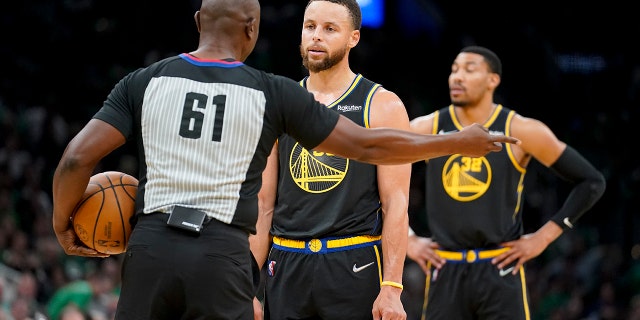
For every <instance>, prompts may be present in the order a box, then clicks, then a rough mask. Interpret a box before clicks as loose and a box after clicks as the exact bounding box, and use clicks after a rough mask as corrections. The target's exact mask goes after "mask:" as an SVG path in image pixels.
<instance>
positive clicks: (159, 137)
mask: <svg viewBox="0 0 640 320" xmlns="http://www.w3.org/2000/svg"><path fill="white" fill-rule="evenodd" d="M194 18H195V22H196V26H197V30H198V32H199V33H200V38H199V44H198V48H197V49H196V50H194V51H191V52H189V53H183V54H180V55H177V56H173V57H169V58H166V59H164V60H162V61H158V62H156V63H154V64H151V65H150V66H148V67H146V68H140V69H138V70H135V71H133V72H131V73H129V74H128V75H126V76H125V77H124V78H123V79H122V80H120V81H119V82H118V83H117V84H116V85H115V87H114V88H113V89H112V91H111V93H110V94H109V95H108V97H107V99H106V101H105V102H104V104H103V106H102V108H101V109H100V110H99V111H98V112H97V113H96V114H95V115H94V117H93V118H92V119H91V120H90V121H89V122H88V123H87V124H86V125H85V127H84V128H83V129H82V130H80V132H78V134H77V135H76V136H75V137H74V138H73V139H72V140H71V141H70V142H69V144H68V145H67V147H66V149H65V151H64V153H63V155H62V158H61V159H60V162H59V164H58V166H57V168H56V170H55V173H54V177H53V205H54V208H53V229H54V231H55V234H56V237H57V239H58V241H59V243H60V245H61V246H62V248H63V249H64V251H65V253H67V254H70V255H78V256H85V257H105V256H106V255H104V254H100V253H98V252H96V251H95V250H92V249H90V248H87V247H86V246H83V245H82V244H81V243H80V242H79V240H78V237H77V235H76V234H75V233H74V231H73V228H72V225H71V222H70V217H71V214H72V211H73V208H74V207H75V205H76V204H77V203H78V200H80V198H81V197H82V195H83V193H84V190H85V189H86V187H87V182H88V181H89V178H90V176H91V175H92V174H93V173H94V170H95V168H96V165H97V164H98V163H99V162H100V161H101V159H102V158H103V157H105V156H107V155H108V154H110V153H111V152H113V151H114V150H116V149H117V148H119V147H120V146H122V145H123V144H125V142H127V140H132V142H133V143H135V144H136V146H137V147H138V149H139V151H138V153H139V172H138V176H137V178H138V180H139V185H138V193H137V197H136V216H135V217H136V221H134V222H135V226H134V228H133V231H132V234H131V238H130V240H129V243H128V247H127V251H126V252H125V253H124V255H125V257H124V260H123V267H122V288H121V294H120V298H119V300H118V306H117V311H116V316H115V318H116V319H118V320H125V319H126V320H138V319H144V320H148V319H154V320H159V319H253V316H254V314H253V312H254V311H253V297H254V295H255V289H254V282H253V279H254V278H253V276H254V272H255V270H253V269H252V264H253V265H255V261H254V260H253V257H252V256H251V252H250V250H249V241H248V237H249V234H250V233H254V232H255V230H256V229H255V228H256V226H255V224H256V219H257V214H258V204H257V202H258V199H257V194H258V191H259V190H260V183H261V174H262V171H263V169H264V167H265V164H266V161H267V157H268V155H269V153H270V150H271V148H272V147H273V145H274V142H275V141H276V139H277V137H278V136H280V135H281V134H282V133H287V134H289V135H291V136H292V137H294V138H295V139H297V140H298V141H300V143H301V144H302V145H303V146H304V147H305V148H307V149H309V150H311V149H315V150H318V151H320V152H329V153H335V154H339V155H341V156H344V157H349V158H354V159H356V160H359V161H365V162H374V163H382V164H398V163H406V162H412V161H418V160H419V159H427V158H431V157H434V156H441V155H445V154H451V153H456V152H461V153H464V154H467V155H474V156H481V155H484V154H486V153H487V152H491V151H498V150H500V149H502V145H499V144H498V145H496V143H501V142H510V143H517V142H518V141H517V139H514V138H509V137H505V136H504V135H501V136H495V135H491V134H489V133H488V131H487V130H486V129H484V128H482V127H481V126H479V125H474V126H470V127H469V128H466V129H465V130H464V131H462V132H461V133H459V134H454V135H451V136H447V137H440V136H436V135H419V134H414V133H410V132H406V131H400V130H392V129H384V130H373V129H364V128H362V127H361V126H358V125H357V124H355V123H353V121H351V120H349V119H348V118H346V117H343V116H340V115H338V114H337V113H335V112H333V111H331V110H328V109H327V108H326V107H325V106H324V105H321V104H320V103H318V102H317V101H315V99H314V97H313V95H312V94H310V93H309V92H307V91H306V90H305V89H304V88H302V87H300V85H298V83H297V82H295V81H293V80H291V79H288V78H285V77H281V76H277V75H273V74H268V73H265V72H263V71H260V70H256V69H254V68H251V67H249V66H247V65H245V64H244V63H243V62H242V61H244V60H245V59H246V58H247V56H248V55H249V54H250V53H251V51H252V50H253V49H254V47H255V44H256V40H257V38H258V33H259V32H258V30H259V24H260V4H259V3H258V1H257V0H203V1H202V5H201V7H200V10H198V11H197V12H196V13H195V16H194ZM256 267H257V265H256Z"/></svg>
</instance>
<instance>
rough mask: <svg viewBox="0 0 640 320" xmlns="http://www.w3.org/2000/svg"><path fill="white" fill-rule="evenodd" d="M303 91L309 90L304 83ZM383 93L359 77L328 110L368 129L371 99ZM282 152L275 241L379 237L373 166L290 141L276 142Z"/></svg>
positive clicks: (375, 177) (376, 192)
mask: <svg viewBox="0 0 640 320" xmlns="http://www.w3.org/2000/svg"><path fill="white" fill-rule="evenodd" d="M300 85H301V86H305V85H306V79H303V80H302V81H300ZM379 87H380V85H379V84H376V83H374V82H372V81H370V80H368V79H366V78H364V77H362V75H357V76H356V78H355V80H354V81H353V83H352V84H351V86H350V87H349V89H348V90H347V91H345V92H344V94H342V96H340V98H338V99H337V100H336V101H334V102H333V103H331V104H329V105H328V106H327V107H328V109H330V110H333V111H335V112H337V113H340V114H342V115H344V116H346V117H348V118H349V119H351V120H353V121H354V122H356V123H357V124H359V125H361V126H363V127H369V112H370V110H369V108H370V105H371V99H372V97H373V94H374V93H375V92H376V90H377V89H378V88H379ZM304 121H305V123H309V122H310V121H313V120H311V119H305V120H304ZM278 152H279V157H278V159H279V166H280V176H279V178H278V180H279V181H278V200H277V205H276V208H275V212H274V215H273V224H272V233H273V235H275V236H281V237H285V238H290V239H311V238H325V237H332V236H345V235H364V234H368V235H378V234H380V233H381V231H382V229H381V227H382V225H381V220H380V219H381V215H380V212H379V211H380V210H379V209H380V197H379V194H378V179H377V169H376V166H375V165H371V164H366V163H362V162H358V161H354V160H349V159H345V158H342V157H338V156H335V155H333V154H326V153H322V152H317V151H314V150H313V149H307V148H304V147H303V146H301V145H300V144H299V143H298V142H297V141H296V140H295V139H294V138H292V137H290V136H287V135H283V136H281V137H279V138H278Z"/></svg>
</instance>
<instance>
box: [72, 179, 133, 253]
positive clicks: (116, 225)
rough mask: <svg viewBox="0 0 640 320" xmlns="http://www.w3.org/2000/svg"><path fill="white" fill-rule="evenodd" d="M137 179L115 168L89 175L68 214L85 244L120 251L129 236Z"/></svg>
mask: <svg viewBox="0 0 640 320" xmlns="http://www.w3.org/2000/svg"><path fill="white" fill-rule="evenodd" d="M137 191H138V179H136V178H134V177H132V176H130V175H128V174H126V173H123V172H118V171H106V172H101V173H98V174H96V175H93V176H92V177H91V179H89V184H88V185H87V189H86V190H85V192H84V195H83V196H82V199H81V200H80V202H78V205H77V206H76V208H75V209H74V212H73V214H72V216H71V217H72V223H73V229H74V230H75V232H76V235H77V236H78V238H79V239H80V241H82V243H84V244H85V245H86V246H87V247H89V248H92V249H95V250H96V251H98V252H100V253H106V254H120V253H122V252H124V251H126V249H127V242H128V241H129V236H130V235H131V224H130V223H129V219H130V218H131V217H132V216H133V214H134V211H135V200H136V193H137Z"/></svg>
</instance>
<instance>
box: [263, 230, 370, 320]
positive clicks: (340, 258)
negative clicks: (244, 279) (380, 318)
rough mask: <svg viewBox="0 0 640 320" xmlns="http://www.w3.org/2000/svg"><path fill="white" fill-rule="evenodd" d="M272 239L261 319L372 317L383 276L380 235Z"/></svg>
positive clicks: (352, 318)
mask: <svg viewBox="0 0 640 320" xmlns="http://www.w3.org/2000/svg"><path fill="white" fill-rule="evenodd" d="M331 240H332V239H315V240H311V241H297V240H287V239H280V238H277V237H276V238H274V245H273V247H272V248H271V252H270V253H269V258H268V259H267V262H266V264H265V266H264V267H263V268H267V270H266V284H265V309H264V314H265V319H272V320H280V319H314V318H315V319H336V320H340V319H350V320H358V319H367V320H369V319H372V318H373V316H372V309H373V302H374V301H375V299H376V298H377V296H378V294H379V292H380V283H381V281H382V263H381V261H382V250H381V245H380V237H379V236H378V237H366V236H363V237H357V238H348V239H333V240H339V241H334V242H331Z"/></svg>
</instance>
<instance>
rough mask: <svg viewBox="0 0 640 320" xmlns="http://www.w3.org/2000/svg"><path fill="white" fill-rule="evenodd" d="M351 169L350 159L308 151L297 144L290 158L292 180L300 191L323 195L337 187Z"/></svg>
mask: <svg viewBox="0 0 640 320" xmlns="http://www.w3.org/2000/svg"><path fill="white" fill-rule="evenodd" d="M348 169H349V159H345V158H341V157H338V156H335V155H333V154H330V153H324V152H319V151H313V150H312V151H308V150H307V149H305V148H303V147H302V146H301V145H299V144H298V143H296V144H295V145H294V146H293V150H291V157H290V158H289V172H291V178H293V181H294V182H295V183H296V184H297V185H298V187H300V189H302V190H304V191H307V192H310V193H323V192H327V191H329V190H331V189H333V188H335V187H337V186H338V185H339V184H340V182H342V180H343V179H344V177H345V176H346V174H347V170H348Z"/></svg>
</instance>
